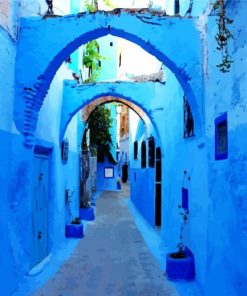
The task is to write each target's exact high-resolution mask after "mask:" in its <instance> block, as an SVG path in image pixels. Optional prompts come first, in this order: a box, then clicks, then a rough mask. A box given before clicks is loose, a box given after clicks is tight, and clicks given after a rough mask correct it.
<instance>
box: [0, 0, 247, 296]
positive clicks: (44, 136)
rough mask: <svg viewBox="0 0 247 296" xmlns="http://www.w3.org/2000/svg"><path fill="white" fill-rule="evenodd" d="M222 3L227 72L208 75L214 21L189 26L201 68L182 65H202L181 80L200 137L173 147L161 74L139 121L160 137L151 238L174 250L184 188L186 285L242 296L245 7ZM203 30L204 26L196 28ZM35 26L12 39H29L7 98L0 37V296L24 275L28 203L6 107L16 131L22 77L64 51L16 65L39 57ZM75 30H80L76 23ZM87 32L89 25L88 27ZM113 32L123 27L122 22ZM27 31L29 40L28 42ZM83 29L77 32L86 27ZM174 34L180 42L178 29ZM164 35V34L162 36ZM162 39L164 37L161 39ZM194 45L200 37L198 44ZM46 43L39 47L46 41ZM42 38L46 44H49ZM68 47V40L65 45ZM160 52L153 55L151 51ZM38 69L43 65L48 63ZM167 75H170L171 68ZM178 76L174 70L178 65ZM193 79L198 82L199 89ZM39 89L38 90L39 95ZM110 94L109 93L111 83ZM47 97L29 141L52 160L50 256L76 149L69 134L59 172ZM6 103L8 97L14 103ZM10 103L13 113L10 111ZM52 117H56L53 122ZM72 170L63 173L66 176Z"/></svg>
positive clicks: (55, 105)
mask: <svg viewBox="0 0 247 296" xmlns="http://www.w3.org/2000/svg"><path fill="white" fill-rule="evenodd" d="M229 3H230V4H231V5H230V6H229V10H227V12H228V13H229V14H231V13H232V15H233V16H234V23H233V25H232V31H233V34H234V36H235V38H234V41H231V42H230V43H229V49H230V53H231V54H232V55H233V59H234V64H233V65H232V70H231V72H230V73H228V74H227V73H226V74H221V73H220V72H218V69H217V67H216V65H217V64H218V63H219V61H220V58H221V55H220V53H219V52H218V51H217V50H216V44H215V32H216V25H215V18H214V17H209V18H208V19H207V17H205V18H203V17H202V18H201V19H197V20H196V21H195V22H197V24H200V26H199V27H198V26H197V27H196V29H195V31H196V30H200V34H201V35H200V36H201V37H202V39H201V40H200V42H198V43H197V44H196V46H195V47H193V50H195V51H198V55H196V57H198V56H200V57H201V53H203V59H202V60H200V63H199V64H198V63H197V62H195V60H194V62H195V63H194V62H192V65H195V64H196V65H201V64H202V66H203V69H202V71H203V77H200V75H199V76H198V77H197V79H196V80H194V77H191V78H192V80H193V81H194V82H193V83H192V84H191V85H193V86H194V87H195V88H197V87H198V88H199V90H198V89H195V92H196V93H197V94H201V90H203V96H201V95H198V96H197V100H198V102H199V101H200V102H201V103H200V104H198V105H199V106H200V107H201V108H199V109H198V110H199V111H198V112H199V114H202V118H203V125H202V126H201V128H202V130H203V134H197V133H196V137H195V138H194V139H183V109H182V97H183V94H184V90H182V88H181V87H179V85H178V84H177V81H176V79H175V78H174V76H173V75H171V73H169V72H167V80H166V87H167V88H166V90H162V91H161V92H158V93H156V94H155V95H154V96H153V97H155V96H159V98H160V100H159V101H158V100H157V101H155V100H154V99H153V97H151V98H150V97H149V101H148V102H146V103H149V105H150V110H149V112H148V115H149V116H150V118H152V119H153V120H155V122H160V124H159V125H158V129H159V134H160V136H161V137H160V144H161V147H162V153H163V171H162V173H163V189H162V195H163V205H162V212H163V216H162V229H161V233H162V235H163V236H164V238H165V239H166V241H167V245H168V246H169V248H170V249H171V250H174V249H175V248H176V244H177V241H178V234H179V227H180V219H179V213H178V208H177V206H178V205H179V204H180V203H181V187H182V186H184V187H187V188H188V189H189V208H190V216H189V221H188V224H187V225H186V229H185V235H184V240H185V243H186V245H188V246H189V247H190V249H191V250H192V252H193V253H194V255H195V262H196V277H197V280H198V281H199V282H200V284H201V286H202V287H203V290H204V291H205V294H206V295H207V296H212V295H230V296H239V295H240V296H244V295H245V294H246V290H247V287H246V283H247V278H246V270H245V269H246V260H247V258H246V245H247V236H246V232H247V227H246V219H247V218H246V217H247V205H246V198H245V197H246V193H247V192H246V188H247V187H246V174H247V171H246V167H247V166H246V163H247V156H246V151H247V146H246V141H245V138H246V136H245V135H246V134H247V130H246V126H247V119H246V106H247V100H246V92H247V91H246V85H247V81H246V73H245V71H246V68H247V65H246V59H245V57H246V49H247V43H246V35H247V32H246V28H245V26H244V24H245V20H246V15H245V11H246V8H247V6H246V2H244V1H238V2H233V1H229ZM230 8H231V9H230ZM126 19H127V18H126V17H124V18H123V21H124V20H126ZM128 19H129V18H128ZM118 20H119V18H118ZM70 21H71V18H66V25H68V24H69V23H70ZM169 21H171V20H169ZM204 21H205V23H206V24H207V26H205V25H204V23H203V22H204ZM36 22H37V23H36ZM40 22H43V21H42V20H38V19H37V20H36V21H34V23H35V24H34V26H32V25H31V23H32V22H30V23H29V21H26V23H25V28H24V31H22V32H21V34H23V33H25V32H27V30H29V32H30V36H29V40H26V41H27V43H26V44H22V45H20V43H19V45H20V48H19V49H18V50H20V51H19V53H18V55H17V59H18V60H19V59H22V58H24V59H25V58H27V60H26V63H24V64H23V63H22V62H23V61H22V62H20V64H17V67H16V70H17V71H18V75H17V81H19V82H20V84H19V85H18V87H21V88H17V93H16V96H15V94H14V76H15V68H14V63H15V53H16V44H15V42H14V41H12V40H11V38H10V37H9V36H8V34H7V33H6V32H5V31H3V30H2V28H0V42H1V44H2V45H3V50H2V51H1V53H0V62H1V68H0V73H1V77H4V78H5V79H0V86H1V87H0V106H1V108H0V112H1V114H0V115H1V116H0V141H1V143H4V145H1V147H0V149H1V150H0V152H1V153H0V165H1V170H2V172H4V173H3V174H1V175H0V185H1V199H0V205H1V206H0V214H1V220H0V230H1V233H2V243H1V252H0V260H1V262H2V264H1V265H0V274H1V278H0V281H1V285H0V286H1V290H0V292H1V293H0V294H1V295H8V294H10V295H11V293H12V292H13V290H14V289H15V287H16V285H17V282H19V281H20V279H21V277H23V276H24V274H25V273H26V272H27V271H28V270H29V258H30V252H31V249H30V245H31V242H30V237H31V236H30V233H31V229H30V225H31V223H30V222H31V215H30V214H31V207H30V205H31V204H30V201H31V179H32V166H31V164H32V157H33V154H32V148H30V149H27V148H25V147H24V146H23V136H22V135H21V134H20V133H19V131H18V130H17V129H16V127H15V125H14V123H13V107H15V111H16V112H17V114H16V115H17V117H16V118H15V119H17V121H16V122H20V121H19V118H20V117H18V112H19V115H20V114H21V115H22V114H24V109H23V108H22V107H23V106H22V104H23V103H24V102H23V101H22V97H21V95H20V92H22V90H23V87H24V86H30V87H31V86H32V85H33V84H35V81H34V80H35V79H34V80H33V81H32V80H29V79H26V78H27V77H29V76H28V75H30V74H32V73H33V74H34V75H31V77H33V78H35V77H36V76H37V77H38V76H39V75H40V74H43V73H44V69H46V66H47V65H48V64H49V63H50V61H52V60H53V58H54V57H55V56H56V54H54V52H56V53H58V52H59V51H56V50H52V48H53V49H54V48H56V46H58V45H59V50H61V48H65V47H66V46H67V43H66V42H65V43H64V44H63V45H64V46H61V45H62V43H59V44H58V43H57V42H56V45H55V44H54V43H52V42H51V44H52V46H51V52H50V51H49V52H48V51H44V52H45V53H46V54H45V56H44V58H43V59H42V58H40V56H39V55H36V56H35V57H31V55H30V56H28V57H27V56H24V55H23V53H24V52H26V48H27V46H28V47H29V48H30V46H34V47H35V46H37V48H39V51H38V52H40V50H41V48H42V47H41V46H40V43H39V42H42V43H43V41H44V40H42V38H40V40H37V43H35V42H34V43H33V39H32V38H31V36H44V34H43V33H42V30H43V29H41V31H39V28H41V27H40ZM57 22H58V20H50V21H45V23H44V24H43V25H44V27H43V28H44V30H47V28H49V26H50V24H54V27H56V24H57ZM78 22H79V20H77V21H76V22H75V24H74V23H73V26H75V27H76V26H78ZM195 22H190V24H191V26H192V25H193V26H194V25H195ZM200 22H201V23H200ZM207 22H208V23H207ZM61 23H63V21H62V20H59V24H61ZM135 23H136V22H135ZM174 23H179V24H180V25H179V27H180V29H181V27H182V26H183V23H182V20H181V22H180V21H175V20H174ZM32 24H33V23H32ZM83 24H85V22H84V23H83ZM94 25H95V26H97V24H95V23H94ZM127 25H128V24H127ZM46 26H47V27H46ZM64 26H65V24H64ZM73 26H72V25H71V26H69V28H68V29H66V30H68V31H67V33H68V32H70V30H71V27H72V28H75V27H73ZM123 26H126V23H125V24H124V25H123ZM175 26H176V25H175ZM31 28H32V29H31ZM25 30H26V31H25ZM33 30H34V32H36V33H38V32H39V33H38V34H33ZM85 30H87V28H86V29H85ZM143 30H144V29H143ZM72 31H73V30H72ZM178 31H179V30H178ZM195 31H193V33H192V34H191V35H188V34H187V35H186V38H187V39H188V43H186V42H184V46H185V47H186V44H187V45H188V44H190V43H191V44H192V45H193V42H191V40H195V39H197V38H194V37H195V36H198V35H197V34H194V33H195ZM149 32H150V31H149ZM152 32H153V31H152ZM173 32H174V31H172V33H173ZM179 32H180V34H181V35H182V33H181V30H180V31H179ZM196 32H197V31H196ZM62 33H63V34H64V32H60V31H59V30H57V34H58V35H59V34H62ZM144 33H145V30H144V31H143V32H142V33H141V34H142V36H144ZM165 33H166V32H165V31H164V34H165ZM39 34H40V35H39ZM71 34H72V35H73V34H74V32H71ZM204 34H205V35H204ZM72 35H71V36H72ZM96 35H97V34H96ZM67 36H68V35H67ZM75 36H78V34H74V35H73V37H71V38H72V39H73V38H74V37H75ZM167 36H169V38H168V37H167ZM174 36H175V37H174V38H175V39H173V37H172V36H170V35H169V34H168V35H166V37H167V39H166V41H171V40H173V41H174V40H176V39H179V38H178V35H174ZM188 36H189V37H188ZM203 36H206V37H205V38H204V37H203ZM22 37H24V35H22ZM46 37H47V38H48V37H49V36H46ZM149 37H150V36H149V35H147V38H149ZM49 38H51V36H50V37H49ZM49 38H48V39H49ZM143 38H144V37H143ZM144 39H145V38H144ZM59 40H60V39H59ZM68 40H70V39H69V38H68ZM164 40H165V39H164ZM22 41H23V39H22ZM22 41H21V42H22ZM54 42H55V41H54ZM169 46H170V48H174V44H172V42H171V44H170V45H169ZM34 49H35V48H34ZM163 49H164V48H163ZM163 49H162V48H159V50H161V51H162V50H163ZM190 49H191V48H190ZM34 51H35V50H34ZM168 51H169V50H168ZM154 52H155V51H154ZM158 52H159V51H158ZM66 53H67V52H66ZM177 54H178V55H179V57H176V62H177V63H178V64H179V65H184V63H182V62H181V61H183V59H182V57H181V55H180V54H181V53H174V51H173V55H174V56H175V55H177ZM187 54H188V51H185V52H184V53H183V55H182V56H183V57H184V55H187ZM21 56H22V57H21ZM64 56H65V53H64ZM193 56H194V55H193ZM36 59H37V60H36ZM19 61H20V60H19ZM35 61H36V62H37V63H36V62H35ZM45 61H46V62H47V61H48V63H46V62H45ZM180 62H181V64H180ZM18 63H19V62H18ZM30 63H31V64H32V65H33V67H32V68H30V70H29V71H33V72H29V73H28V72H27V70H26V68H25V65H27V64H30ZM43 63H44V64H43ZM58 64H59V57H56V59H55V60H54V64H53V67H54V69H53V70H54V71H53V73H55V72H56V70H57V66H58ZM39 67H40V68H39ZM187 67H189V65H187ZM24 68H25V69H24ZM175 68H176V67H175V66H174V68H173V69H175ZM195 68H196V67H195ZM180 69H182V66H181V68H180ZM200 69H201V68H200ZM200 69H199V68H197V70H198V71H199V73H200V71H201V70H200ZM186 70H188V69H186ZM194 70H195V69H194ZM194 70H193V71H190V70H188V72H189V73H190V74H191V75H192V76H193V75H196V71H194ZM35 73H36V74H37V75H36V74H35ZM49 73H50V74H49V75H51V76H52V72H49ZM27 74H28V75H27ZM58 74H59V73H58ZM177 74H178V72H177ZM180 74H181V73H180ZM180 74H179V75H180ZM181 75H182V74H181ZM20 77H22V78H23V80H19V79H20ZM29 78H30V77H29ZM180 78H181V76H180ZM202 78H203V81H202V80H201V79H202ZM180 81H181V80H180ZM195 81H196V82H197V84H196V83H195ZM46 82H47V81H46ZM54 83H55V82H54ZM48 85H49V83H48ZM48 85H46V86H47V88H48ZM54 85H56V87H55V89H57V86H58V85H59V83H57V84H56V83H55V84H54ZM113 87H116V88H117V86H116V84H115V85H114V86H113ZM20 89H21V91H20ZM52 89H53V86H51V90H50V93H49V94H48V97H47V98H46V101H47V103H45V104H47V105H45V104H44V105H43V108H42V109H41V112H40V114H39V120H40V122H39V123H38V129H37V131H36V135H35V136H36V138H35V137H34V140H35V141H36V139H37V138H38V139H39V140H40V141H47V142H51V143H52V144H53V153H52V156H51V167H52V168H53V169H52V175H51V184H52V185H51V192H52V194H51V199H50V203H51V211H52V213H51V216H50V218H51V220H50V227H51V231H50V235H51V238H50V247H51V252H55V251H56V249H57V247H58V246H59V245H60V246H62V244H63V242H64V240H65V239H64V224H65V222H66V215H65V203H64V190H65V189H66V188H70V189H73V190H77V181H76V178H77V173H76V172H75V171H73V170H74V168H76V165H77V149H76V145H77V144H78V142H77V139H76V137H75V135H76V134H77V132H76V133H75V135H72V134H71V130H70V128H69V130H68V131H67V136H68V137H69V139H70V143H71V149H70V155H69V159H70V160H69V163H68V165H66V166H65V165H63V164H62V162H61V157H60V147H59V127H60V122H59V121H60V111H61V100H60V99H59V98H60V95H59V96H58V97H56V99H57V101H56V100H54V97H53V95H52V92H53V93H54V89H53V90H52ZM184 89H186V87H184ZM60 90H61V89H58V92H59V93H60ZM60 94H61V93H60ZM49 95H50V99H49ZM44 96H45V95H44ZM14 97H16V101H15V100H14ZM161 98H162V99H161ZM49 100H50V101H49ZM81 103H82V102H81ZM14 104H16V105H15V106H14ZM159 107H163V109H162V110H161V109H159V110H158V109H157V108H159ZM155 110H156V111H155ZM36 111H37V110H36ZM224 112H227V113H228V127H229V157H228V159H227V160H222V161H215V157H214V120H215V118H216V117H218V116H219V115H220V114H222V113H224ZM54 114H56V115H57V116H56V117H55V116H54ZM77 123H78V122H77V119H76V120H75V122H74V123H73V122H72V123H71V124H72V125H71V129H72V126H73V124H76V125H77ZM47 125H48V127H47ZM148 128H149V127H148ZM20 130H21V129H20ZM150 130H152V129H150ZM141 134H142V133H139V132H138V133H137V135H138V138H140V139H141ZM133 139H134V138H133ZM131 150H132V149H130V151H131ZM135 170H139V171H138V174H137V177H140V178H138V179H137V182H139V180H141V178H144V177H145V176H146V177H150V176H151V172H149V173H148V172H147V171H145V170H143V171H141V170H140V168H138V166H136V167H135V166H133V171H132V172H131V174H132V173H133V172H135ZM185 170H186V171H187V176H190V181H188V178H187V179H186V178H184V171H185ZM72 171H73V173H71V172H72ZM132 178H133V174H132ZM137 182H136V183H137ZM133 186H136V189H135V188H134V187H133V188H134V190H136V191H138V190H139V191H140V192H141V193H142V197H137V196H134V197H133V199H135V203H136V204H137V206H138V207H139V209H140V211H141V212H142V213H143V215H144V216H145V217H146V219H147V220H148V221H149V222H150V223H151V224H152V221H153V217H151V216H150V215H149V214H150V213H151V210H150V209H152V206H153V204H152V202H151V200H150V199H147V196H146V195H145V192H143V191H142V189H141V188H140V184H136V185H133ZM148 192H150V194H151V195H152V194H153V193H152V192H151V191H148ZM143 201H144V202H143ZM77 206H78V203H77V201H76V200H74V201H73V205H72V207H73V211H74V212H75V213H76V212H77ZM6 229H8V231H6Z"/></svg>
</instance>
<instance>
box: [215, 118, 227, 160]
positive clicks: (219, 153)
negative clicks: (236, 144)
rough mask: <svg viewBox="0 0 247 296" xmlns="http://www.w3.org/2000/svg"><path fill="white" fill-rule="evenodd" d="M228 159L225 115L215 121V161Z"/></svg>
mask: <svg viewBox="0 0 247 296" xmlns="http://www.w3.org/2000/svg"><path fill="white" fill-rule="evenodd" d="M227 157H228V128H227V113H224V114H222V115H221V116H219V117H218V118H216V119H215V159H216V160H221V159H226V158H227Z"/></svg>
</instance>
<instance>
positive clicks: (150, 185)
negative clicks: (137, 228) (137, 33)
mask: <svg viewBox="0 0 247 296" xmlns="http://www.w3.org/2000/svg"><path fill="white" fill-rule="evenodd" d="M165 75H166V83H165V86H164V87H163V88H162V90H161V91H160V92H154V94H153V97H152V99H151V101H150V109H151V110H152V112H150V113H149V117H150V118H152V119H153V120H154V121H155V122H157V123H158V124H157V127H158V130H159V135H160V138H159V136H157V134H155V129H154V128H153V127H152V126H150V125H147V130H145V127H144V125H143V123H142V122H141V121H139V124H138V125H136V124H132V125H131V126H132V129H131V126H130V130H131V140H130V168H131V173H130V174H131V198H132V200H133V201H134V203H135V205H136V206H137V208H138V209H139V210H140V212H141V213H142V214H143V215H144V217H145V218H146V219H147V221H149V223H150V224H151V225H153V226H154V218H155V216H154V215H155V206H154V205H155V199H154V198H155V192H154V188H155V185H154V183H155V174H154V172H155V170H154V169H152V168H146V169H141V142H142V141H143V140H144V139H146V140H147V138H148V137H149V136H150V135H153V136H154V138H155V140H156V147H161V150H162V184H163V185H162V227H161V234H162V236H163V237H164V239H165V240H166V244H167V246H168V248H169V249H171V250H175V249H176V246H177V243H178V241H179V228H180V223H181V220H180V215H179V209H178V205H181V203H182V200H181V195H182V187H185V188H188V190H189V210H190V217H189V221H188V224H187V225H186V228H185V234H184V243H185V244H186V245H187V246H188V247H189V248H190V249H191V250H192V252H193V253H194V255H195V260H196V274H197V280H198V281H199V282H203V281H204V280H205V276H206V259H205V258H206V254H207V248H206V242H207V235H206V234H207V207H208V188H207V177H208V168H207V162H206V159H207V158H206V156H207V153H206V146H205V139H203V138H200V137H198V136H197V135H196V137H194V138H188V139H184V138H183V95H184V93H183V90H182V88H181V87H180V86H179V84H178V83H177V81H176V79H175V77H174V75H172V73H171V72H170V71H166V74H165ZM154 98H156V99H154ZM158 98H159V99H158ZM130 122H133V120H132V119H130ZM147 131H148V132H147ZM135 140H137V141H138V160H133V142H134V141H135ZM146 147H147V164H148V141H146ZM184 171H186V174H184ZM188 177H190V181H189V180H188ZM143 184H146V186H145V190H144V189H143Z"/></svg>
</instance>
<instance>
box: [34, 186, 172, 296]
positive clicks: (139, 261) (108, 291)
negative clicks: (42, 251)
mask: <svg viewBox="0 0 247 296" xmlns="http://www.w3.org/2000/svg"><path fill="white" fill-rule="evenodd" d="M128 196H129V194H128V187H124V189H123V191H122V192H121V193H115V192H105V193H102V195H101V196H100V198H99V199H98V200H97V208H96V220H95V221H94V222H90V223H88V224H87V229H86V234H85V237H84V238H83V239H82V240H81V241H80V243H79V244H78V245H77V247H76V249H75V250H74V252H73V253H72V255H71V257H70V259H69V260H67V261H66V262H64V264H63V265H62V266H61V268H60V270H59V271H58V272H57V273H56V275H55V276H54V277H53V278H51V279H50V280H49V281H48V282H47V283H46V284H45V285H44V286H43V287H42V288H41V289H39V290H38V291H36V292H35V293H34V294H33V295H35V296H46V295H47V296H48V295H49V296H50V295H52V296H79V295H83V296H103V295H114V296H118V295H119V296H125V295H126V296H132V295H133V296H135V295H140V296H148V295H149V296H156V295H162V296H166V295H167V296H168V295H169V296H171V295H172V296H175V295H178V294H177V292H176V291H175V289H174V288H173V287H172V285H171V284H170V283H169V282H168V281H167V280H166V278H165V276H164V271H163V270H161V269H160V268H159V266H158V264H157V262H156V260H155V259H154V257H153V256H152V254H151V253H150V251H149V249H148V247H147V246H146V245H145V242H144V240H143V238H142V236H141V234H140V233H139V231H138V230H137V227H136V225H135V223H134V221H133V218H132V216H131V214H130V212H129V210H128V207H127V205H126V203H125V199H126V198H127V197H128Z"/></svg>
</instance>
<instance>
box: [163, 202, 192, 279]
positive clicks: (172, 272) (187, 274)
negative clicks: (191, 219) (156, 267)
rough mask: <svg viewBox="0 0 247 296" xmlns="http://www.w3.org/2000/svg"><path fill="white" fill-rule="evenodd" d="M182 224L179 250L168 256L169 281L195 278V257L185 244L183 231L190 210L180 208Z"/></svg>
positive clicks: (167, 270)
mask: <svg viewBox="0 0 247 296" xmlns="http://www.w3.org/2000/svg"><path fill="white" fill-rule="evenodd" d="M179 209H180V215H181V217H182V222H181V226H180V235H179V243H178V245H177V247H178V250H177V251H176V252H173V253H168V254H167V255H166V274H167V278H168V279H169V280H174V281H176V280H187V281H191V280H193V279H194V278H195V261H194V255H193V253H192V252H191V250H190V249H189V248H187V247H186V246H185V245H184V243H183V231H184V227H185V225H186V223H187V220H188V215H189V210H188V209H184V208H182V207H181V206H179Z"/></svg>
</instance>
